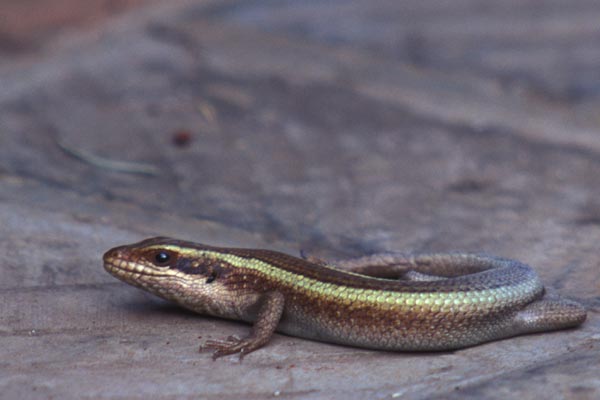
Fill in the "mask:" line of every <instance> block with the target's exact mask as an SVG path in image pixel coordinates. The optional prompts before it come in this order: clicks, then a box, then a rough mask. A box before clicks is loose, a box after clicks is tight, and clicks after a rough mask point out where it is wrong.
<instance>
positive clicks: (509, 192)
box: [0, 0, 600, 399]
mask: <svg viewBox="0 0 600 400" xmlns="http://www.w3.org/2000/svg"><path fill="white" fill-rule="evenodd" d="M53 1H54V3H53ZM17 3H18V2H3V3H2V4H1V5H0V8H2V11H3V13H2V14H1V15H5V16H6V15H12V16H13V17H11V19H10V24H7V23H5V24H3V25H2V29H0V32H2V35H0V36H1V37H0V39H2V38H4V39H2V40H0V87H1V89H0V233H1V236H0V237H1V240H0V272H1V273H2V275H1V276H2V278H1V279H0V398H6V399H13V398H20V399H27V398H60V399H69V398H77V399H79V398H94V399H97V398H128V399H129V398H140V399H141V398H163V399H171V398H215V399H216V398H219V399H230V398H231V399H233V398H245V399H258V398H270V397H281V398H309V399H319V398H340V397H341V396H343V397H344V398H349V399H361V398H407V399H421V398H423V399H424V398H457V399H458V398H460V399H464V398H492V399H495V398H498V399H505V398H566V399H595V398H598V397H599V396H600V378H599V374H598V372H597V365H598V364H599V363H600V350H599V345H600V320H599V319H598V311H599V309H600V275H599V274H598V269H599V267H600V256H599V250H600V246H599V244H598V241H599V238H600V200H599V199H600V118H599V117H598V115H599V114H598V111H597V110H598V109H599V107H600V75H599V74H598V71H600V45H599V43H600V25H599V24H598V23H597V21H598V20H600V6H599V5H598V3H597V2H592V1H576V2H566V1H543V2H539V1H511V0H502V1H498V2H494V3H493V5H491V4H489V3H488V2H483V1H475V0H464V1H456V2H448V3H444V4H443V5H440V4H439V2H435V1H405V2H395V1H384V0H378V1H364V0H363V1H360V0H354V1H347V2H335V1H326V2H302V3H300V2H292V1H284V2H248V1H245V2H243V1H226V2H223V1H209V0H205V1H200V0H198V1H192V0H177V1H170V2H122V3H123V4H127V5H128V7H131V8H130V9H129V11H127V12H123V13H120V12H118V13H116V14H118V15H113V14H114V13H108V14H106V13H103V12H100V11H98V12H96V13H95V14H94V12H92V11H94V10H104V8H102V7H101V6H100V5H99V3H100V2H99V1H96V2H93V1H91V2H90V7H89V8H85V12H84V11H77V9H76V10H73V9H70V10H69V12H70V13H72V14H73V16H72V18H71V17H70V18H69V19H68V20H64V19H60V18H59V19H52V18H50V19H44V21H46V22H44V23H45V24H47V29H48V30H45V29H46V28H44V29H42V30H41V31H40V32H49V31H52V32H55V34H52V35H45V34H40V35H37V36H36V35H34V36H31V35H32V34H31V32H32V31H35V29H38V28H39V25H38V24H33V23H32V22H31V21H29V22H28V20H27V15H29V14H28V13H26V12H20V13H15V7H17V8H18V7H22V6H23V4H24V3H19V4H18V6H17V5H15V4H17ZM42 3H43V4H45V5H46V6H47V7H49V9H52V7H67V6H66V5H65V4H67V3H68V2H65V1H58V0H44V1H43V2H42ZM39 4H41V3H39ZM11 7H13V8H11ZM54 10H55V12H57V13H59V14H60V9H54ZM90 10H92V11H90ZM120 10H121V9H120V8H119V11H120ZM38 11H39V10H38ZM65 12H66V11H65ZM90 13H91V14H90ZM14 15H19V16H20V17H22V18H24V20H23V21H22V22H20V23H17V22H15V20H14V18H16V17H14ZM31 15H35V14H31ZM61 15H62V14H61ZM108 15H110V16H108ZM32 18H33V17H32ZM0 21H2V19H0ZM4 21H5V22H6V19H5V20H4ZM90 21H93V23H90ZM27 23H29V25H27ZM27 26H29V27H30V28H27ZM32 26H37V27H38V28H35V29H34V28H32ZM39 29H41V28H39ZM32 37H35V40H34V43H35V45H34V46H28V45H23V46H21V44H27V43H32V42H31V40H32V39H31V38H32ZM7 38H10V40H8V39H7ZM15 49H17V50H15ZM187 135H189V137H190V141H189V142H188V143H187V144H186V143H184V144H176V142H175V138H176V137H179V138H181V137H183V138H184V139H185V137H186V136H187ZM184 142H185V140H184ZM61 145H62V147H61ZM73 152H75V153H77V154H80V153H81V152H83V153H86V154H88V155H93V156H97V157H102V158H104V159H111V160H118V161H127V162H132V163H143V164H150V165H152V166H153V167H154V168H155V169H156V171H157V173H156V174H154V175H141V174H135V173H127V172H118V171H115V170H111V169H107V168H105V167H103V166H102V165H98V163H90V162H89V157H88V158H87V160H88V161H85V160H82V159H81V157H79V158H78V157H75V156H74V155H73ZM85 157H86V156H84V158H85ZM153 235H170V236H176V237H179V238H182V239H190V240H196V241H200V242H204V243H207V244H220V245H237V246H256V247H264V248H271V249H276V250H282V251H287V252H290V253H292V254H297V253H298V251H299V250H301V249H303V250H307V251H308V252H309V253H312V254H314V255H317V256H320V257H348V256H357V255H362V254H365V253H371V252H374V251H384V250H406V251H455V250H462V251H478V252H479V251H483V252H487V253H492V254H497V255H500V256H504V257H510V258H517V259H520V260H522V261H524V262H527V263H529V264H531V265H532V266H534V267H535V268H536V270H537V271H538V272H539V274H540V276H541V277H542V279H543V281H544V282H545V283H546V285H547V286H548V287H549V288H551V289H552V290H554V291H556V292H558V293H560V294H562V295H564V296H567V297H570V298H573V299H576V300H578V301H580V302H582V303H583V304H584V305H585V306H586V307H587V309H588V310H589V316H588V321H587V322H586V324H585V325H584V326H583V327H582V328H580V329H576V330H570V331H564V332H559V333H551V334H542V335H530V336H522V337H518V338H514V339H509V340H503V341H499V342H494V343H490V344H486V345H483V346H478V347H474V348H470V349H467V350H462V351H457V352H452V353H441V354H410V353H386V352H376V351H367V350H361V349H354V348H349V347H341V346H335V345H328V344H323V343H317V342H312V341H307V340H302V339H298V338H292V337H286V336H283V335H276V337H275V338H274V340H273V341H272V342H271V343H270V344H269V345H268V346H267V347H266V348H264V349H262V350H260V351H257V352H256V353H253V354H252V355H250V356H248V357H247V358H246V359H245V360H244V361H243V362H242V363H241V364H240V363H238V362H237V360H236V358H235V357H233V358H225V359H221V360H218V361H216V362H213V361H212V360H211V358H210V355H208V354H199V353H198V352H197V348H198V345H199V344H200V342H201V341H200V339H199V338H198V337H199V336H202V338H209V337H212V338H224V337H227V336H229V335H231V334H237V335H244V334H245V333H246V332H247V331H248V326H246V325H244V324H241V323H236V322H231V321H223V320H219V319H215V318H208V317H203V316H197V315H194V314H192V313H189V312H186V311H183V310H180V309H178V308H176V307H174V306H171V305H169V304H166V303H164V302H162V301H161V300H158V299H155V298H153V297H151V296H149V295H146V294H144V293H143V292H141V291H138V290H136V289H134V288H132V287H129V286H126V285H125V284H122V283H120V282H118V281H116V280H115V279H114V278H112V277H111V276H109V275H108V274H107V273H106V272H104V270H103V268H102V263H101V255H102V253H103V252H104V251H105V250H107V249H108V248H110V247H112V246H114V245H117V244H122V243H127V242H132V241H137V240H140V239H142V238H145V237H148V236H153Z"/></svg>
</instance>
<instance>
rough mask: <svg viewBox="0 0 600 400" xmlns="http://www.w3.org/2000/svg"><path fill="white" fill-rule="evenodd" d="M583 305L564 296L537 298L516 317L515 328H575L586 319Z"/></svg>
mask: <svg viewBox="0 0 600 400" xmlns="http://www.w3.org/2000/svg"><path fill="white" fill-rule="evenodd" d="M586 316H587V315H586V312H585V309H584V308H583V306H582V305H581V304H579V303H577V302H575V301H571V300H567V299H562V298H558V297H557V298H542V299H540V300H536V301H534V302H532V303H530V304H528V305H527V306H525V308H524V309H522V310H521V311H519V312H518V313H517V314H516V315H515V317H514V324H515V328H516V329H517V330H518V331H519V332H520V333H535V332H544V331H553V330H558V329H567V328H573V327H575V326H578V325H581V324H582V323H583V322H584V321H585V319H586Z"/></svg>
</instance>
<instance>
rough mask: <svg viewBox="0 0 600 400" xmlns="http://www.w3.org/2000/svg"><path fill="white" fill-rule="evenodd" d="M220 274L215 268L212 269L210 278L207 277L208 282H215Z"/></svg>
mask: <svg viewBox="0 0 600 400" xmlns="http://www.w3.org/2000/svg"><path fill="white" fill-rule="evenodd" d="M218 275H219V274H218V273H217V271H215V270H214V269H213V270H212V271H210V274H209V275H208V278H206V283H213V282H214V281H215V279H217V276H218Z"/></svg>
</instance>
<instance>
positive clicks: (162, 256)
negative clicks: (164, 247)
mask: <svg viewBox="0 0 600 400" xmlns="http://www.w3.org/2000/svg"><path fill="white" fill-rule="evenodd" d="M170 260H171V255H170V254H169V253H167V252H166V251H159V252H158V253H156V255H155V256H154V261H155V262H156V264H158V265H165V264H167V263H168V262H169V261H170Z"/></svg>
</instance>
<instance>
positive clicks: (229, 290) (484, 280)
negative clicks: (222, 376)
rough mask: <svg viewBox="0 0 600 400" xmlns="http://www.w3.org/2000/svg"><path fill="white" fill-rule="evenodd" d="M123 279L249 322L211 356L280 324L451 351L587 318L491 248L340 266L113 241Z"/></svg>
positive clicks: (213, 346) (110, 266) (112, 262)
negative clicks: (489, 251) (481, 251)
mask: <svg viewBox="0 0 600 400" xmlns="http://www.w3.org/2000/svg"><path fill="white" fill-rule="evenodd" d="M104 268H105V269H106V271H108V272H109V273H110V274H112V275H114V276H115V277H116V278H118V279H120V280H122V281H124V282H127V283H129V284H131V285H133V286H136V287H138V288H141V289H144V290H146V291H148V292H151V293H153V294H155V295H158V296H160V297H162V298H164V299H166V300H170V301H173V302H175V303H177V304H179V305H181V306H183V307H185V308H187V309H190V310H193V311H195V312H198V313H201V314H208V315H213V316H217V317H222V318H229V319H236V320H242V321H246V322H249V323H252V324H253V328H252V331H251V333H250V335H249V336H248V337H246V338H242V339H237V338H229V339H227V340H222V341H221V340H210V341H208V342H206V344H205V345H204V348H205V349H210V350H214V353H213V358H217V357H221V356H224V355H228V354H235V353H239V354H240V356H244V355H245V354H248V353H250V352H252V351H254V350H256V349H258V348H260V347H262V346H264V345H265V344H266V343H267V342H268V341H269V339H270V338H271V336H272V335H273V333H274V332H275V331H276V330H277V331H279V332H283V333H285V334H289V335H293V336H299V337H304V338H309V339H314V340H320V341H326V342H332V343H338V344H343V345H351V346H358V347H365V348H371V349H381V350H395V351H438V350H453V349H459V348H463V347H468V346H473V345H477V344H480V343H483V342H487V341H491V340H497V339H502V338H506V337H510V336H515V335H520V334H526V333H533V332H542V331H550V330H557V329H564V328H569V327H574V326H577V325H580V324H581V323H583V321H585V318H586V312H585V310H584V308H583V307H582V306H581V305H580V304H579V303H576V302H574V301H570V300H566V299H562V298H559V297H552V296H548V295H545V290H544V287H543V285H542V284H541V282H540V280H539V278H538V276H537V274H536V273H535V272H534V271H533V269H531V268H530V267H529V266H527V265H525V264H522V263H520V262H518V261H514V260H508V259H502V258H497V257H492V256H487V255H477V254H464V253H450V254H426V255H402V254H397V253H389V254H376V255H373V256H367V257H363V258H360V259H355V260H349V261H340V262H338V263H336V264H335V267H334V266H332V265H329V264H327V263H325V262H322V261H319V260H313V259H301V258H297V257H292V256H289V255H286V254H283V253H279V252H275V251H269V250H258V249H238V248H224V247H212V246H206V245H202V244H197V243H192V242H187V241H181V240H176V239H171V238H162V237H159V238H152V239H147V240H144V241H141V242H139V243H135V244H130V245H125V246H120V247H115V248H113V249H111V250H109V251H107V252H106V253H105V254H104Z"/></svg>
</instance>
